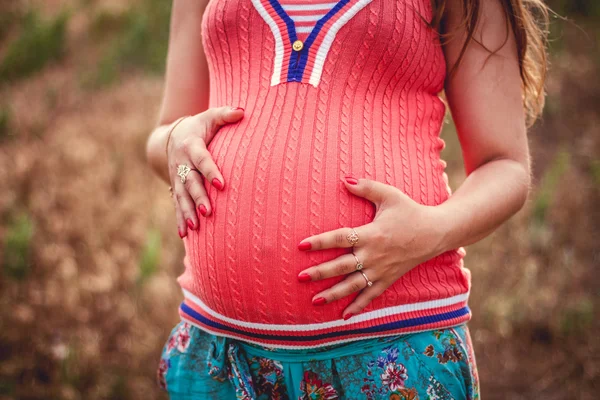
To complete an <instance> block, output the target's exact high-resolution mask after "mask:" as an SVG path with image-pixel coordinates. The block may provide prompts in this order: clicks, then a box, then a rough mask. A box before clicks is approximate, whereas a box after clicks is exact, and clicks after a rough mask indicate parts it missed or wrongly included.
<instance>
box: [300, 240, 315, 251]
mask: <svg viewBox="0 0 600 400" xmlns="http://www.w3.org/2000/svg"><path fill="white" fill-rule="evenodd" d="M311 247H312V244H310V242H301V243H300V244H299V245H298V250H310V248H311Z"/></svg>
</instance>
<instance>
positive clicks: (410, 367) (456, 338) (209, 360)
mask: <svg viewBox="0 0 600 400" xmlns="http://www.w3.org/2000/svg"><path fill="white" fill-rule="evenodd" d="M157 380H158V385H159V386H160V387H161V388H162V389H163V390H166V391H167V392H168V394H169V398H170V399H172V400H184V399H185V400H192V399H194V400H200V399H224V400H227V399H244V400H246V399H247V400H251V399H252V400H263V399H294V400H304V399H311V400H317V399H319V400H321V399H323V400H325V399H327V400H330V399H374V400H375V399H393V400H402V399H411V400H412V399H414V400H416V399H431V400H433V399H456V400H459V399H479V398H480V396H479V382H478V375H477V367H476V364H475V355H474V353H473V346H472V342H471V336H470V333H469V329H468V327H467V325H466V324H463V325H460V326H456V327H453V328H448V329H438V330H431V331H425V332H418V333H412V334H402V335H397V336H389V337H380V338H374V339H363V340H358V341H355V342H350V343H343V344H335V345H329V346H326V347H321V348H317V349H308V350H296V349H294V350H289V349H271V348H266V347H262V346H259V345H255V344H250V343H247V342H242V341H239V340H235V339H230V338H225V337H222V336H215V335H212V334H210V333H208V332H206V331H204V330H202V329H200V328H198V327H196V326H194V325H191V324H190V323H188V322H184V321H181V322H180V323H179V324H177V325H176V326H175V328H173V330H172V331H171V333H170V335H169V338H168V339H167V341H166V343H165V345H164V348H163V350H162V355H161V359H160V363H159V366H158V371H157Z"/></svg>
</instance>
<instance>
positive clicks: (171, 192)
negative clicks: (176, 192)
mask: <svg viewBox="0 0 600 400" xmlns="http://www.w3.org/2000/svg"><path fill="white" fill-rule="evenodd" d="M169 193H170V194H171V197H173V186H169Z"/></svg>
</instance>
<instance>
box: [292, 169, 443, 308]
mask: <svg viewBox="0 0 600 400" xmlns="http://www.w3.org/2000/svg"><path fill="white" fill-rule="evenodd" d="M353 182H356V183H353ZM344 183H345V185H346V188H347V189H348V190H349V191H350V192H351V193H352V194H354V195H357V196H360V197H364V198H366V199H367V200H370V201H371V202H372V203H373V204H374V205H375V207H376V212H375V217H374V219H373V221H372V222H370V223H368V224H365V225H362V226H358V227H355V228H354V229H355V231H356V233H357V234H358V238H359V240H358V242H357V243H356V244H355V245H354V250H353V252H354V254H355V255H356V257H357V258H358V260H359V261H360V262H361V263H362V264H363V268H362V269H361V271H362V272H364V273H365V275H366V276H367V277H368V279H369V280H370V281H371V282H373V284H372V286H367V281H366V279H365V278H364V277H363V275H362V274H361V273H360V272H359V271H357V270H356V265H357V262H356V259H355V258H354V256H353V255H352V252H349V253H347V254H344V255H341V256H339V257H337V258H335V259H333V260H330V261H327V262H324V263H322V264H319V265H316V266H313V267H310V268H308V269H306V270H304V271H301V272H300V274H298V280H299V281H301V282H309V281H317V280H321V279H327V278H331V277H335V276H340V275H348V276H347V277H346V279H344V280H342V281H341V282H339V283H337V284H336V285H334V286H332V287H330V288H329V289H327V290H325V291H323V292H320V293H318V294H316V295H315V296H314V297H313V304H314V305H323V304H326V303H329V302H332V301H335V300H339V299H341V298H343V297H345V296H348V295H350V294H352V293H355V292H358V291H361V290H362V292H361V293H360V294H359V295H358V296H356V298H355V299H354V301H353V302H352V303H351V304H350V305H349V306H348V307H347V308H346V309H345V310H344V313H343V317H344V319H348V318H350V317H351V316H353V315H356V314H358V313H360V312H361V311H362V310H363V309H364V308H365V307H366V306H367V305H368V304H369V303H370V302H371V301H372V300H373V299H375V298H376V297H377V296H379V295H380V294H382V293H383V292H384V290H385V289H387V288H388V287H390V286H391V285H392V284H393V283H394V282H395V281H396V280H397V279H398V278H400V277H401V276H402V275H404V274H406V273H407V272H408V271H410V270H411V269H412V268H414V267H415V266H417V265H419V264H420V263H422V262H424V261H426V260H429V259H431V258H433V257H435V256H436V255H438V254H441V253H442V252H443V251H444V248H443V238H444V231H443V225H444V224H443V223H442V221H443V218H442V217H443V216H442V215H440V213H441V212H440V211H439V208H437V207H434V206H426V205H422V204H419V203H417V202H415V201H414V200H413V199H411V198H410V197H409V196H407V195H406V194H405V193H403V192H402V191H401V190H400V189H398V188H397V187H395V186H391V185H387V184H385V183H382V182H378V181H374V180H371V179H355V178H352V177H346V180H345V182H344ZM350 233H352V229H351V228H350V227H345V228H339V229H336V230H333V231H329V232H324V233H320V234H318V235H314V236H310V237H308V238H306V239H304V240H302V241H301V242H300V244H299V245H298V248H299V249H300V250H311V251H314V250H324V249H330V248H335V247H352V245H351V243H350V241H349V240H348V239H347V235H348V234H350ZM309 244H310V245H309Z"/></svg>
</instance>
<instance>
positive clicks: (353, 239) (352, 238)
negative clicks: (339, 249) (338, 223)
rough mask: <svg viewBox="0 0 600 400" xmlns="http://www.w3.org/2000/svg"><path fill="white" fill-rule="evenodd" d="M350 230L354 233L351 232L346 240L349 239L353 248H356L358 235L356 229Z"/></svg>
mask: <svg viewBox="0 0 600 400" xmlns="http://www.w3.org/2000/svg"><path fill="white" fill-rule="evenodd" d="M350 229H352V232H350V233H349V234H348V235H347V236H346V239H348V241H349V242H350V244H351V245H352V246H354V245H355V244H356V243H358V233H356V231H355V230H354V228H350Z"/></svg>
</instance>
